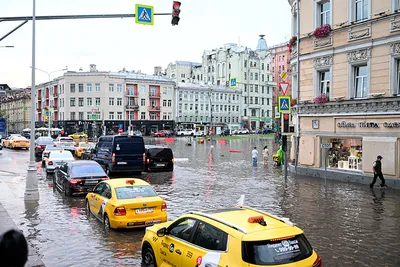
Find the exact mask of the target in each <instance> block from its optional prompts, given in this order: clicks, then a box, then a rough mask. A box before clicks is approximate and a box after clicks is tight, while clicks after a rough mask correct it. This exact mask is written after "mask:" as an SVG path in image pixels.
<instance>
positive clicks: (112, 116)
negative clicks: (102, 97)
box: [108, 111, 114, 120]
mask: <svg viewBox="0 0 400 267" xmlns="http://www.w3.org/2000/svg"><path fill="white" fill-rule="evenodd" d="M108 119H109V120H114V111H110V112H108Z"/></svg>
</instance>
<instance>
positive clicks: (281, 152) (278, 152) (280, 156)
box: [276, 146, 285, 166]
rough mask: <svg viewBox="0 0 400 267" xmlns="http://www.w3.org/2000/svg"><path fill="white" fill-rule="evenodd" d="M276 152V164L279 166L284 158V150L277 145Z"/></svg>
mask: <svg viewBox="0 0 400 267" xmlns="http://www.w3.org/2000/svg"><path fill="white" fill-rule="evenodd" d="M276 154H278V156H279V162H278V166H281V165H282V164H283V163H284V160H285V152H284V151H283V149H282V146H279V149H278V151H277V152H276Z"/></svg>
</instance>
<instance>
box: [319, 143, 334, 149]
mask: <svg viewBox="0 0 400 267" xmlns="http://www.w3.org/2000/svg"><path fill="white" fill-rule="evenodd" d="M321 148H332V143H322V144H321Z"/></svg>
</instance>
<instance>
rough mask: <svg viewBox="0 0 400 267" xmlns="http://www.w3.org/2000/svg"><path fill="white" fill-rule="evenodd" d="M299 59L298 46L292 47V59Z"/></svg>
mask: <svg viewBox="0 0 400 267" xmlns="http://www.w3.org/2000/svg"><path fill="white" fill-rule="evenodd" d="M296 57H297V45H294V46H292V52H290V58H291V59H293V58H296Z"/></svg>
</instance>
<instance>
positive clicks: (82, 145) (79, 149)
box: [74, 142, 90, 158]
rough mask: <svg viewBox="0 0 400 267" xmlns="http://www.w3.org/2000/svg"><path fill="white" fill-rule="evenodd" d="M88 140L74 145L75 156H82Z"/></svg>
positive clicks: (87, 145)
mask: <svg viewBox="0 0 400 267" xmlns="http://www.w3.org/2000/svg"><path fill="white" fill-rule="evenodd" d="M89 145H90V143H89V142H79V144H78V146H76V147H75V150H74V155H75V156H76V157H77V158H82V153H83V151H85V150H86V149H87V148H88V147H89Z"/></svg>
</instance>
